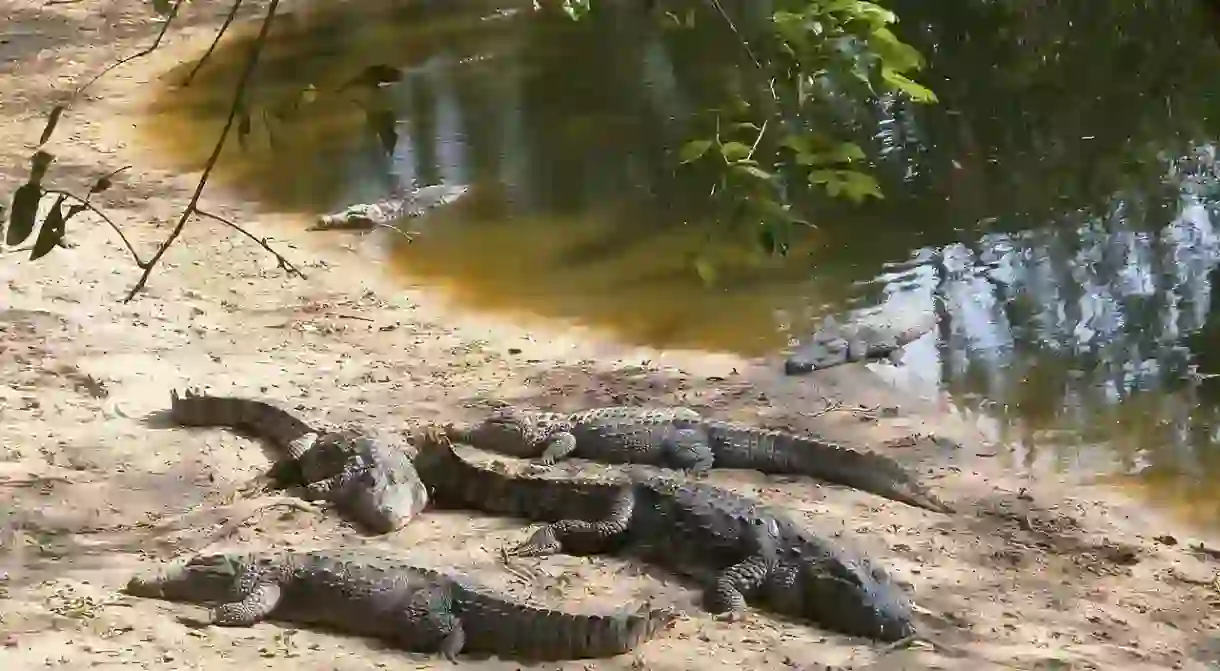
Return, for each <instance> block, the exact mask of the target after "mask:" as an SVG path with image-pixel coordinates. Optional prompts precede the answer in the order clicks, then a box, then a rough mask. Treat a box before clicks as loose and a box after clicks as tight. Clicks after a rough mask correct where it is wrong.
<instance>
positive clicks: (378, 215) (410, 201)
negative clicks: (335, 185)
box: [306, 184, 470, 231]
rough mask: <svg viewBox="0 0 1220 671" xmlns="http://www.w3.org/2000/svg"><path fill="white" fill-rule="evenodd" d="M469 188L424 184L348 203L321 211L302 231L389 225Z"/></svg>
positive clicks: (447, 201) (449, 200) (453, 198)
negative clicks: (400, 192)
mask: <svg viewBox="0 0 1220 671" xmlns="http://www.w3.org/2000/svg"><path fill="white" fill-rule="evenodd" d="M469 191H470V187H469V186H468V185H466V184H434V185H432V186H425V187H422V188H419V189H415V190H413V191H411V192H410V193H408V194H405V195H394V196H390V197H388V198H384V199H382V200H378V201H375V202H372V203H358V204H355V205H349V206H348V207H346V208H344V209H343V210H340V211H338V212H333V213H331V214H324V215H322V216H320V217H318V219H317V221H316V222H314V224H313V225H312V226H310V227H309V228H308V229H306V230H310V231H335V230H369V229H372V228H375V227H377V226H389V225H391V224H393V223H394V222H396V221H399V220H402V219H408V218H415V217H422V216H423V215H425V214H428V213H429V212H431V211H432V210H435V209H437V208H438V207H443V206H445V205H448V204H450V203H452V202H454V201H456V200H458V199H460V198H462V197H463V196H465V195H466V194H467V193H468V192H469Z"/></svg>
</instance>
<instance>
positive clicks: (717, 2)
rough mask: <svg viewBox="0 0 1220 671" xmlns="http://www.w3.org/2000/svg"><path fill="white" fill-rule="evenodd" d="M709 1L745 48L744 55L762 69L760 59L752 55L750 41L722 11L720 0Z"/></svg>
mask: <svg viewBox="0 0 1220 671" xmlns="http://www.w3.org/2000/svg"><path fill="white" fill-rule="evenodd" d="M711 3H712V7H715V8H716V12H717V13H718V14H720V18H722V19H724V22H725V23H726V24H728V26H729V30H731V31H733V34H734V35H735V36H737V40H738V41H739V42H740V43H741V48H742V49H744V50H745V52H746V56H748V57H749V58H750V60H751V61H753V63H754V67H756V68H758V69H759V70H762V69H763V66H762V61H760V60H758V57H757V56H755V55H754V50H753V49H751V48H750V42H749V41H748V40H746V38H745V36H744V35H742V34H741V31H739V30H737V24H735V23H733V19H732V18H730V17H729V14H728V12H726V11H724V7H723V6H722V5H721V4H720V0H711Z"/></svg>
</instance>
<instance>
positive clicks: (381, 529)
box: [170, 390, 428, 533]
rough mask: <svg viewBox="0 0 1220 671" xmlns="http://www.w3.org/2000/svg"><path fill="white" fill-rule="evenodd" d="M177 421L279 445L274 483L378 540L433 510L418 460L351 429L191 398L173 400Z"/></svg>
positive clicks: (258, 406)
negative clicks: (324, 427) (326, 506)
mask: <svg viewBox="0 0 1220 671" xmlns="http://www.w3.org/2000/svg"><path fill="white" fill-rule="evenodd" d="M170 418H171V419H172V420H173V421H174V422H175V423H177V424H180V425H183V426H227V427H230V428H234V429H239V430H245V431H249V432H250V433H253V434H254V435H256V436H258V437H259V438H262V439H264V440H268V441H270V442H272V443H273V444H274V445H275V446H276V447H277V448H278V449H279V450H281V451H282V453H283V459H282V460H281V461H280V462H278V463H277V464H276V467H275V468H274V469H273V470H272V473H273V476H274V479H276V480H279V481H280V483H281V484H296V485H301V486H303V487H304V488H305V492H306V498H307V499H309V500H311V501H319V500H321V501H328V502H330V503H332V504H334V506H335V508H336V509H337V510H338V511H339V513H340V514H341V515H343V517H344V518H345V519H347V520H348V521H349V522H351V523H353V524H356V525H358V526H361V527H363V528H364V529H366V530H368V531H371V532H373V533H389V532H391V531H395V530H397V529H400V528H402V527H403V526H404V525H406V524H407V523H408V522H410V521H411V519H412V518H414V517H415V515H416V514H418V513H419V512H420V511H421V510H423V509H424V507H425V506H426V505H427V503H428V492H427V489H426V488H425V487H424V486H423V484H422V483H421V482H420V481H419V476H418V475H417V474H416V472H415V465H414V464H413V463H412V461H411V455H409V454H408V453H407V452H405V451H403V450H402V449H399V448H396V447H393V446H390V445H386V444H384V443H382V442H380V441H377V440H374V439H373V438H371V437H368V436H365V435H362V434H360V433H358V432H356V431H352V430H350V429H348V430H342V431H331V432H323V431H319V430H317V429H314V428H313V427H310V426H309V425H308V424H306V423H305V422H303V421H301V420H300V419H299V418H297V417H295V416H294V415H293V414H292V413H289V412H288V411H286V410H283V409H281V408H278V407H276V406H275V405H272V404H270V403H267V402H264V401H259V400H254V399H249V398H241V397H235V396H207V395H203V394H198V393H196V392H194V391H192V390H187V392H186V393H185V395H183V396H179V395H178V392H177V391H176V390H175V391H173V392H172V393H171V395H170ZM284 481H287V482H286V483H285V482H284Z"/></svg>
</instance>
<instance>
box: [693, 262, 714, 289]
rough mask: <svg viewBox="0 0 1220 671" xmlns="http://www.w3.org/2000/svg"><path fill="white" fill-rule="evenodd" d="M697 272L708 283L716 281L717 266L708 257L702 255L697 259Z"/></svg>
mask: <svg viewBox="0 0 1220 671" xmlns="http://www.w3.org/2000/svg"><path fill="white" fill-rule="evenodd" d="M695 272H696V273H698V274H699V279H701V280H703V281H704V282H705V283H707V284H714V283H715V282H716V266H715V265H714V264H713V263H712V262H711V261H710V260H708V259H707V257H703V256H700V257H699V258H697V259H695Z"/></svg>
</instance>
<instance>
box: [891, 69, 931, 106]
mask: <svg viewBox="0 0 1220 671" xmlns="http://www.w3.org/2000/svg"><path fill="white" fill-rule="evenodd" d="M881 78H882V79H884V80H885V82H886V83H887V84H889V85H890V86H892V87H893V88H895V89H897V90H899V91H901V92H903V93H905V94H907V96H909V97H910V98H911V100H913V101H915V102H917V103H921V104H925V105H926V104H930V103H934V102H936V101H937V98H936V94H935V93H933V92H932V90H931V89H929V88H926V87H924V86H922V85H920V84H917V83H915V82H914V81H913V80H911V79H909V78H907V77H906V76H904V75H901V74H898V73H897V72H895V71H893V70H891V69H889V68H881Z"/></svg>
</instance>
